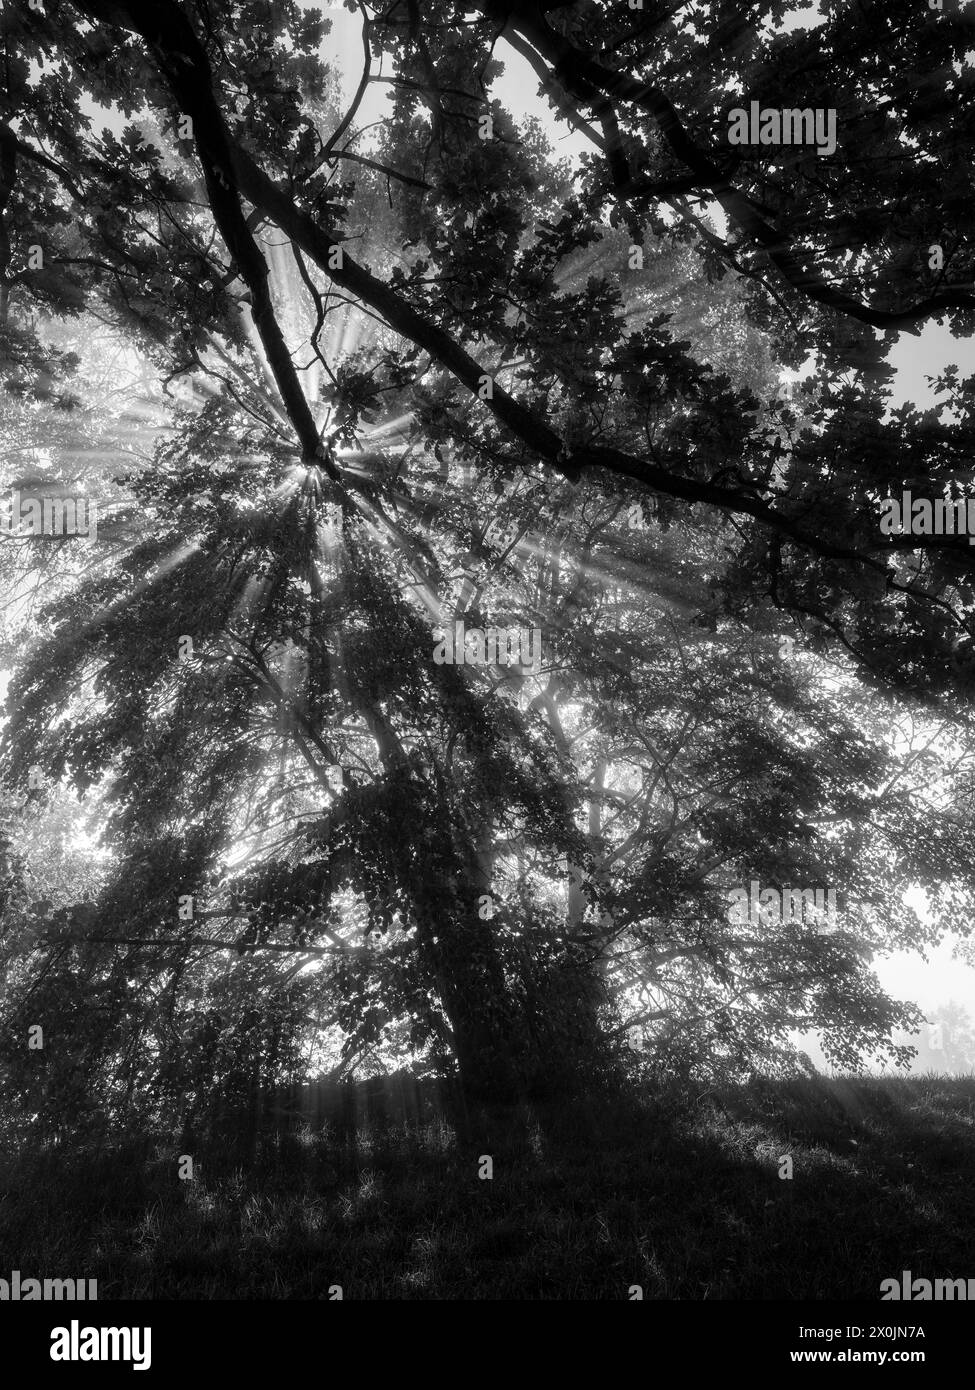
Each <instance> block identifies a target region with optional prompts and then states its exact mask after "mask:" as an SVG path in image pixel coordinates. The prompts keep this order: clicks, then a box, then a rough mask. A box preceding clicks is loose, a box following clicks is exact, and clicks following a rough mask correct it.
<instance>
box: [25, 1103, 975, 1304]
mask: <svg viewBox="0 0 975 1390" xmlns="http://www.w3.org/2000/svg"><path fill="white" fill-rule="evenodd" d="M413 1087H417V1088H418V1089H417V1090H416V1091H415V1093H414V1092H413V1090H412V1088H413ZM304 1099H306V1100H307V1099H308V1097H307V1096H306V1097H304ZM319 1100H320V1102H321V1103H320V1104H318V1108H317V1109H316V1108H315V1106H314V1105H313V1106H312V1107H311V1113H310V1115H309V1114H307V1113H305V1112H304V1111H302V1110H301V1109H300V1108H299V1107H295V1106H292V1107H291V1115H290V1117H286V1121H287V1122H286V1123H284V1124H278V1125H277V1127H276V1128H274V1129H272V1130H264V1131H263V1132H262V1133H261V1134H260V1135H259V1137H258V1143H257V1146H256V1150H255V1152H254V1153H253V1155H252V1158H251V1161H249V1162H248V1163H247V1164H241V1163H239V1162H237V1161H236V1156H235V1152H234V1146H233V1145H232V1144H228V1143H227V1142H226V1139H227V1136H226V1135H224V1136H223V1137H222V1138H221V1136H219V1135H214V1136H211V1137H210V1138H209V1139H207V1140H206V1141H205V1142H203V1141H201V1142H200V1145H199V1148H198V1153H197V1161H196V1165H195V1177H194V1179H193V1181H192V1182H181V1181H180V1180H179V1178H178V1177H177V1176H176V1164H175V1156H176V1155H175V1145H174V1142H173V1141H171V1140H166V1139H164V1138H163V1139H159V1140H156V1141H155V1142H148V1141H145V1140H143V1141H141V1142H139V1141H135V1140H128V1141H125V1142H119V1143H118V1144H117V1145H115V1146H114V1147H113V1148H112V1149H110V1150H106V1151H104V1152H102V1153H101V1154H93V1153H91V1152H87V1153H80V1154H75V1155H68V1154H57V1153H55V1152H48V1153H46V1154H40V1155H33V1156H30V1155H22V1156H21V1158H20V1160H19V1161H17V1162H15V1163H11V1162H8V1163H7V1164H6V1166H5V1173H6V1176H5V1177H4V1179H3V1183H2V1187H3V1189H4V1190H5V1197H4V1199H3V1200H2V1202H0V1267H5V1268H7V1269H14V1268H18V1269H20V1270H21V1271H22V1272H23V1274H24V1276H25V1277H26V1276H27V1275H28V1274H30V1275H34V1276H36V1277H71V1276H73V1277H78V1278H81V1277H86V1278H97V1279H98V1281H99V1289H98V1292H99V1298H100V1299H111V1298H132V1297H136V1298H228V1297H242V1298H328V1297H334V1296H335V1289H336V1287H337V1286H338V1287H340V1288H341V1290H342V1296H343V1297H344V1298H370V1299H386V1298H393V1299H464V1300H467V1299H495V1298H519V1299H587V1300H589V1299H626V1298H627V1297H629V1296H630V1290H631V1288H632V1286H634V1285H635V1286H639V1287H640V1289H641V1290H642V1294H643V1297H644V1298H645V1299H675V1298H680V1299H689V1300H698V1299H742V1298H746V1299H831V1298H836V1299H863V1300H869V1301H876V1300H877V1299H878V1298H879V1291H880V1283H881V1280H882V1279H884V1278H889V1277H895V1278H897V1277H899V1275H900V1272H901V1270H903V1269H910V1270H912V1272H913V1274H914V1275H915V1276H924V1277H928V1278H948V1277H957V1278H967V1277H969V1276H970V1275H971V1276H975V1269H972V1268H970V1267H969V1264H970V1262H971V1258H972V1257H971V1254H970V1251H971V1249H972V1248H973V1246H972V1239H971V1236H972V1231H973V1227H975V1199H973V1197H972V1195H971V1192H970V1189H969V1186H968V1182H967V1174H968V1173H969V1172H970V1171H971V1166H972V1158H973V1150H975V1083H972V1082H946V1083H940V1082H939V1083H936V1082H933V1081H926V1080H925V1079H923V1078H909V1079H907V1080H903V1081H902V1080H898V1081H876V1080H871V1081H866V1082H862V1081H843V1080H840V1081H822V1082H821V1083H815V1082H809V1081H803V1082H800V1083H791V1082H774V1083H765V1084H764V1085H763V1086H753V1087H741V1088H728V1089H726V1090H723V1091H721V1092H720V1093H719V1094H712V1095H710V1096H708V1097H705V1098H704V1099H702V1100H697V1101H694V1100H691V1099H689V1098H686V1097H679V1096H670V1097H656V1098H645V1099H643V1100H639V1099H637V1098H634V1097H632V1096H622V1095H616V1096H602V1097H599V1098H589V1099H583V1100H577V1101H573V1102H562V1103H557V1102H554V1101H550V1102H545V1103H541V1102H536V1103H533V1104H528V1103H526V1104H524V1105H523V1106H520V1107H516V1108H515V1109H514V1110H513V1111H509V1112H507V1113H506V1112H504V1111H503V1110H500V1109H499V1110H496V1111H495V1112H493V1113H492V1112H489V1111H485V1112H482V1113H479V1114H477V1115H476V1116H475V1117H474V1120H473V1123H474V1126H475V1128H476V1130H477V1134H476V1136H473V1135H471V1134H468V1135H466V1136H464V1135H461V1136H458V1133H457V1130H456V1128H455V1127H454V1126H452V1124H451V1123H450V1122H449V1121H448V1120H447V1119H446V1118H445V1116H444V1106H443V1095H442V1093H440V1094H438V1093H437V1092H436V1091H435V1090H433V1089H432V1088H430V1087H428V1086H426V1085H425V1083H416V1082H410V1083H407V1082H406V1081H404V1080H399V1081H392V1082H389V1083H388V1084H386V1085H385V1086H383V1087H379V1088H378V1089H377V1088H375V1087H374V1088H373V1092H372V1094H371V1095H370V1094H367V1093H362V1092H360V1093H359V1094H357V1095H354V1096H353V1095H349V1094H345V1095H342V1096H341V1097H339V1101H340V1104H339V1106H338V1108H337V1109H336V1107H335V1106H334V1105H332V1104H331V1102H330V1101H329V1102H327V1103H326V1101H324V1100H322V1099H321V1097H319ZM787 1156H788V1157H791V1159H792V1172H793V1176H792V1177H791V1179H790V1178H781V1177H780V1176H779V1172H780V1170H781V1169H782V1168H783V1164H782V1159H783V1158H785V1157H787ZM485 1158H489V1159H490V1160H491V1162H490V1172H491V1176H490V1177H488V1176H486V1173H487V1171H488V1169H487V1166H486V1165H485V1163H484V1160H485Z"/></svg>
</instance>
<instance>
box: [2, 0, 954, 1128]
mask: <svg viewBox="0 0 975 1390" xmlns="http://www.w3.org/2000/svg"><path fill="white" fill-rule="evenodd" d="M346 8H347V9H348V10H350V11H352V12H353V13H354V14H356V15H357V16H358V18H359V20H360V21H361V26H362V54H361V61H362V78H361V82H360V83H359V85H358V88H357V90H356V93H355V97H354V99H353V101H352V103H351V105H350V106H349V107H348V108H347V109H343V107H342V102H341V97H340V93H341V85H340V83H339V81H338V74H337V71H336V67H335V58H334V52H333V46H332V44H331V42H330V34H329V30H330V22H329V20H328V19H327V18H325V17H323V15H322V13H321V12H319V11H316V10H312V9H307V8H304V7H302V6H299V5H297V4H292V3H280V2H276V3H273V4H271V3H264V2H263V0H254V3H240V0H237V3H231V2H230V0H228V2H227V3H220V2H219V0H194V3H192V4H190V3H185V4H183V3H178V0H131V3H127V2H126V0H75V3H67V0H63V2H62V0H44V4H43V7H39V8H38V9H33V8H31V7H29V6H27V5H24V6H19V7H14V8H11V7H8V8H7V10H6V11H5V13H4V16H3V20H2V23H3V26H4V27H3V36H4V46H5V62H6V89H5V92H4V95H3V98H2V101H3V105H2V110H0V349H2V352H3V358H4V393H3V397H2V406H0V408H2V411H3V425H4V461H5V466H6V472H7V474H8V475H9V484H10V486H11V487H12V488H20V489H21V490H22V491H25V492H31V490H33V491H32V492H31V495H34V494H36V495H38V496H48V495H54V494H55V493H56V491H57V487H62V488H63V486H64V481H65V480H67V481H68V482H69V483H70V484H71V485H72V486H73V487H74V488H75V490H76V491H79V492H81V491H84V492H85V493H86V494H87V495H89V496H91V497H94V498H95V499H96V501H97V503H98V507H99V513H100V515H99V526H98V538H97V541H95V542H93V543H92V544H91V545H90V546H88V547H85V546H84V545H82V544H81V543H79V542H78V541H76V540H72V541H67V540H63V539H61V540H48V538H40V540H37V539H34V538H32V539H30V540H26V541H25V540H18V539H15V538H6V539H5V544H4V546H3V547H2V549H0V567H2V570H3V574H4V579H5V581H6V588H7V592H8V594H9V596H10V598H9V603H8V606H7V609H6V613H5V618H4V628H3V637H4V643H5V651H6V653H7V660H6V661H5V663H4V664H5V665H6V666H8V667H10V668H12V676H11V680H10V685H9V690H8V696H7V712H6V723H5V726H4V745H3V774H4V782H5V787H6V793H5V795H6V797H7V803H6V807H7V814H8V822H7V825H8V829H7V831H6V834H5V837H4V840H3V844H2V845H0V849H3V851H4V859H3V864H4V873H5V875H6V877H5V878H4V879H3V880H2V882H3V885H4V886H3V888H2V892H3V894H4V902H3V913H4V918H3V936H2V944H0V950H2V963H3V968H4V972H5V980H6V987H5V993H4V998H3V1004H2V1015H3V1018H2V1023H3V1044H2V1045H3V1055H2V1061H3V1065H4V1066H5V1068H6V1069H7V1073H8V1078H9V1080H10V1084H11V1085H13V1086H15V1087H20V1088H21V1090H22V1092H23V1094H24V1096H25V1097H27V1098H29V1100H30V1106H29V1108H30V1109H31V1111H32V1112H36V1111H39V1110H40V1109H42V1108H43V1107H45V1106H47V1107H49V1108H50V1109H51V1111H52V1112H53V1113H63V1112H64V1110H65V1107H68V1106H73V1107H74V1108H75V1109H76V1110H78V1111H81V1110H84V1109H85V1108H87V1109H88V1110H93V1109H95V1108H97V1107H99V1106H100V1107H102V1108H103V1110H104V1109H113V1108H117V1107H120V1106H123V1105H126V1104H131V1103H134V1100H135V1099H136V1098H138V1099H139V1101H140V1103H149V1102H148V1101H147V1100H146V1097H151V1098H152V1102H151V1103H154V1104H159V1105H173V1104H179V1105H181V1106H182V1107H183V1110H184V1112H193V1113H195V1112H198V1111H201V1110H202V1109H204V1108H205V1106H206V1104H207V1103H208V1097H210V1096H212V1094H213V1093H214V1089H215V1088H216V1087H220V1088H222V1090H223V1094H224V1095H236V1094H238V1093H239V1094H240V1095H241V1096H246V1095H248V1094H252V1093H253V1092H254V1089H255V1087H258V1086H261V1085H265V1084H271V1083H273V1082H275V1081H277V1080H281V1079H284V1078H287V1077H294V1076H298V1075H302V1074H305V1073H306V1072H307V1071H308V1070H309V1069H313V1068H314V1067H316V1066H319V1065H321V1062H322V1058H323V1057H331V1058H332V1061H333V1062H334V1058H335V1056H338V1055H340V1056H341V1058H342V1061H341V1063H340V1069H344V1070H345V1071H350V1070H356V1069H360V1070H361V1069H363V1068H365V1069H369V1068H376V1067H380V1066H382V1065H389V1064H392V1063H393V1062H395V1061H403V1060H409V1061H410V1063H411V1064H412V1065H414V1066H417V1067H420V1066H426V1067H429V1068H431V1069H433V1070H434V1071H436V1072H437V1073H440V1074H443V1073H447V1072H451V1071H453V1070H455V1069H456V1070H458V1071H459V1073H460V1075H461V1077H462V1079H463V1080H464V1082H465V1085H466V1086H467V1087H468V1088H469V1090H470V1092H471V1093H472V1094H501V1095H511V1094H520V1093H522V1092H523V1091H524V1090H526V1089H531V1088H545V1087H553V1086H559V1085H562V1084H571V1083H572V1081H573V1079H574V1078H578V1077H579V1076H588V1077H590V1078H592V1077H595V1076H603V1077H608V1076H610V1075H611V1074H614V1073H619V1072H620V1070H621V1069H622V1070H626V1069H627V1068H629V1069H634V1068H635V1069H637V1070H640V1069H648V1068H649V1069H653V1068H657V1067H659V1068H662V1069H670V1070H674V1069H683V1070H687V1069H690V1070H695V1071H698V1072H702V1073H708V1072H713V1071H716V1070H730V1071H731V1072H734V1073H735V1074H740V1073H743V1072H747V1071H749V1070H753V1069H755V1068H759V1069H777V1068H783V1067H790V1066H796V1065H800V1064H801V1063H800V1062H799V1061H797V1055H796V1051H795V1046H794V1042H793V1034H794V1033H795V1032H796V1030H803V1029H811V1028H816V1029H821V1030H822V1032H823V1040H824V1047H825V1049H826V1053H827V1056H828V1057H829V1058H830V1059H831V1060H832V1061H834V1062H836V1063H838V1064H842V1065H846V1066H856V1065H858V1064H859V1062H860V1060H861V1059H862V1058H863V1057H864V1055H866V1054H873V1055H880V1056H886V1057H888V1058H889V1059H891V1060H893V1061H898V1060H901V1061H903V1060H904V1058H905V1056H906V1052H905V1048H904V1045H903V1044H902V1043H897V1042H895V1041H893V1040H892V1036H893V1033H894V1031H895V1030H897V1029H900V1028H904V1027H916V1026H917V1022H918V1018H919V1015H918V1013H917V1011H916V1009H914V1008H913V1007H912V1006H911V1005H908V1004H904V1003H900V1002H898V1001H894V1000H891V999H889V998H888V997H887V996H886V994H885V993H884V991H883V990H882V988H881V987H880V985H879V983H878V981H877V979H876V976H875V974H874V973H873V970H872V968H871V963H872V961H873V960H874V958H875V957H876V956H877V955H878V954H882V953H883V952H885V951H889V950H891V949H894V948H896V947H910V946H916V947H924V946H926V945H928V944H931V943H933V942H935V941H936V940H938V939H940V938H941V936H943V934H944V932H945V931H947V930H953V931H954V932H956V933H958V934H959V935H961V936H964V935H965V934H966V933H967V931H968V918H969V913H970V910H971V907H972V898H973V883H972V876H971V863H972V860H973V851H975V828H973V814H972V802H971V798H970V796H968V795H966V791H965V788H966V786H967V785H968V783H967V780H966V779H970V777H971V770H972V768H973V767H975V743H973V740H972V731H971V726H970V714H969V708H968V705H969V695H970V691H971V688H972V682H973V675H975V651H973V644H972V638H973V614H975V587H973V583H972V577H971V576H972V571H973V551H972V549H971V547H970V546H969V544H968V539H967V536H965V535H964V534H957V533H951V534H940V535H937V534H932V535H913V534H898V533H897V532H894V533H892V534H885V532H884V530H883V529H882V528H881V526H880V521H879V519H880V515H881V511H882V505H883V502H884V500H885V499H889V498H899V497H900V496H901V494H902V493H903V492H906V491H909V492H910V493H911V494H912V496H914V497H916V498H924V499H928V500H931V501H933V500H935V499H939V498H943V497H946V496H947V497H958V498H964V497H965V495H966V489H967V488H968V487H969V486H970V485H971V482H972V462H971V460H972V455H973V444H975V417H973V391H972V387H973V383H975V376H972V377H966V376H965V375H964V374H963V372H961V371H960V370H959V369H958V368H957V367H952V368H950V369H948V370H946V371H944V372H943V373H942V374H941V375H940V376H939V377H938V379H937V380H936V381H935V383H934V385H935V390H936V393H937V397H938V402H939V403H938V406H937V407H935V408H928V409H926V410H919V409H918V408H917V407H916V406H915V405H914V404H912V403H907V404H903V405H900V404H894V403H893V402H892V399H891V393H890V387H891V378H892V372H891V369H890V367H889V366H888V364H887V361H886V354H887V353H888V351H889V349H890V347H891V345H892V344H893V342H894V341H895V340H896V335H897V334H898V333H902V332H906V333H910V334H916V333H917V332H918V331H919V330H920V328H921V327H922V326H923V325H924V324H925V323H927V322H931V321H935V320H936V321H938V322H941V323H944V324H946V325H947V326H948V327H949V329H950V330H951V331H952V333H953V334H954V335H955V336H956V337H958V338H964V337H966V336H970V335H971V333H972V330H973V326H975V320H973V309H975V295H973V292H972V282H971V280H970V279H969V277H970V276H972V274H973V246H972V239H971V234H970V230H969V223H970V210H971V206H972V175H971V151H972V133H973V120H975V112H973V100H972V95H973V85H972V84H973V68H972V63H971V58H970V52H971V48H972V30H973V21H972V19H971V17H969V16H967V15H966V14H965V12H964V11H961V12H952V11H951V10H950V8H946V9H945V10H944V11H937V12H936V11H931V10H929V9H927V8H925V7H924V6H922V5H919V4H916V3H903V4H899V5H895V6H893V7H892V6H890V5H879V4H873V3H864V4H857V5H856V6H849V5H845V4H839V3H835V4H834V3H826V4H824V6H823V14H824V21H823V23H822V24H820V25H819V26H817V27H815V28H812V29H803V28H795V29H790V28H788V27H783V25H784V21H785V20H787V19H788V18H789V17H790V15H792V13H793V11H794V6H791V5H789V4H787V3H783V2H782V0H773V2H772V3H762V4H758V5H754V6H747V7H744V8H743V7H742V6H741V5H739V4H733V5H731V4H729V5H725V4H703V3H695V0H691V3H688V4H683V5H680V4H678V5H674V4H670V3H660V4H656V3H654V0H647V3H646V5H645V6H642V7H639V8H637V9H633V8H631V7H629V6H627V5H623V4H612V5H609V4H595V3H586V2H585V0H582V2H581V3H576V4H570V5H555V6H551V5H541V4H537V3H529V0H523V3H518V4H513V3H506V2H505V0H490V2H489V3H485V4H471V5H468V6H460V7H458V6H455V5H453V4H451V3H448V0H429V3H424V4H423V5H422V6H421V5H419V4H417V3H415V2H414V0H393V3H391V4H389V5H387V6H385V7H375V6H372V5H367V4H364V3H357V4H352V3H347V5H346ZM512 51H514V52H515V53H517V54H519V55H520V56H521V58H523V59H524V60H525V61H526V62H527V63H528V64H529V65H530V67H531V68H532V69H533V70H534V72H535V74H537V77H538V83H539V86H538V96H537V104H538V112H539V116H542V115H545V116H546V121H545V123H543V122H542V121H541V120H532V121H528V122H524V121H521V122H519V121H518V120H517V119H516V118H515V117H514V116H512V114H510V113H509V112H508V111H506V110H505V109H504V106H503V105H502V103H501V102H500V101H499V100H498V98H497V96H496V94H495V92H494V90H493V88H494V86H495V84H496V82H497V79H498V77H499V75H500V73H501V71H502V64H503V63H504V62H505V61H510V54H511V53H512ZM505 55H508V56H507V58H506V56H505ZM371 84H380V85H382V86H383V87H384V88H387V89H388V112H387V114H386V116H385V117H384V119H383V120H382V122H381V123H380V124H379V125H378V127H377V128H375V129H372V130H369V129H364V128H363V127H362V126H361V125H360V123H359V121H358V113H359V111H360V107H361V105H362V102H363V98H364V96H365V94H366V92H367V90H368V88H369V87H370V85H371ZM752 102H758V103H759V105H760V106H762V107H776V108H779V107H783V106H785V105H789V106H792V105H797V106H799V107H802V108H810V109H825V108H829V109H831V110H834V111H835V113H836V130H837V142H836V149H835V151H833V152H831V153H829V154H827V155H823V154H821V153H819V152H818V151H817V149H816V147H814V146H813V147H803V146H792V147H788V148H787V147H783V146H781V145H772V144H767V145H762V144H756V145H736V144H732V143H730V142H729V141H728V138H727V131H728V117H729V112H731V111H733V110H734V109H736V108H747V107H748V106H749V104H750V103H752ZM553 122H556V123H561V124H564V125H565V126H566V127H567V128H571V129H573V130H574V131H576V132H578V133H579V134H581V136H582V137H584V139H585V141H586V142H587V145H588V148H589V151H590V152H589V153H586V154H585V155H583V156H582V158H581V159H580V160H578V161H577V162H576V163H575V164H573V162H572V161H570V160H566V159H560V158H559V157H558V156H557V154H556V153H555V152H554V150H553V147H552V144H551V143H550V136H549V135H548V134H547V133H546V126H547V127H548V129H549V130H551V128H552V123H553ZM959 347H960V349H961V348H962V347H963V344H961V343H959ZM800 368H805V370H804V375H802V377H801V381H800V383H799V385H798V386H797V387H796V388H795V389H794V390H793V391H792V392H786V391H783V390H782V389H781V386H780V382H781V380H782V379H783V378H784V376H785V374H786V373H787V372H788V371H790V370H791V374H792V375H793V376H797V375H799V369H800ZM42 542H43V543H42ZM458 625H461V627H458ZM509 630H512V631H517V632H519V633H524V634H525V637H524V638H523V640H522V642H521V646H520V659H514V660H509V661H508V662H507V663H506V664H505V663H503V662H501V661H500V660H499V659H492V658H491V653H490V640H489V636H488V635H489V634H490V633H491V632H492V631H493V632H495V633H497V632H508V631H509ZM458 632H460V633H461V635H460V636H459V637H458ZM463 632H466V633H467V636H468V646H467V647H465V646H464V636H463ZM480 634H485V635H486V636H485V638H483V639H482V638H481V636H480ZM528 634H535V635H536V636H535V638H534V639H533V640H534V641H535V646H534V648H533V651H534V652H535V653H536V659H534V660H533V661H529V660H528V659H527V653H528V649H529V648H528V642H527V635H528ZM472 637H473V645H470V641H471V638H472ZM479 642H480V646H478V643H479ZM458 643H459V644H460V649H461V650H462V651H467V652H469V653H471V655H470V656H469V657H468V660H467V661H466V662H461V661H458V660H454V661H450V660H449V659H445V657H446V656H447V654H448V652H449V651H453V649H454V647H455V646H456V645H457V644H458ZM445 649H447V650H445ZM753 882H754V883H758V884H761V885H762V886H763V887H765V888H771V889H774V890H776V891H777V892H781V891H782V890H784V889H786V888H788V887H790V886H795V887H802V888H804V889H813V890H815V889H817V888H818V889H821V890H823V891H828V892H830V893H832V894H833V899H832V901H833V902H834V904H835V906H834V908H833V910H832V914H831V915H830V917H829V920H828V922H826V923H825V925H824V922H823V921H822V920H821V919H817V920H813V919H809V920H803V921H801V922H798V923H797V922H795V921H791V920H787V919H786V917H785V916H784V915H783V916H782V917H781V919H780V920H775V919H774V916H770V915H768V914H766V916H764V917H762V918H759V919H757V920H756V919H754V917H752V918H751V919H749V921H748V922H742V921H736V920H734V919H733V917H732V916H731V915H730V914H729V901H730V895H732V894H733V893H734V892H735V890H738V889H741V888H744V889H746V890H747V889H748V888H749V885H750V884H752V883H753ZM918 886H919V887H921V888H923V889H924V890H925V892H926V894H927V901H928V908H929V911H927V912H925V913H919V912H918V911H917V910H915V908H914V907H912V906H910V902H911V901H912V899H911V898H910V894H909V891H908V890H910V889H911V888H916V887H918ZM37 1023H41V1024H43V1026H44V1027H45V1029H46V1030H47V1031H48V1032H49V1033H50V1034H52V1035H59V1036H61V1037H62V1038H64V1039H65V1040H67V1039H69V1038H70V1040H71V1044H70V1047H65V1048H64V1049H61V1050H60V1051H59V1050H56V1049H55V1050H54V1051H52V1050H51V1049H46V1050H45V1052H44V1057H43V1065H42V1064H41V1063H39V1062H38V1061H37V1059H36V1058H35V1057H33V1056H32V1055H30V1054H28V1053H27V1051H26V1037H27V1033H28V1029H29V1028H30V1026H31V1025H34V1024H37Z"/></svg>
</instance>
